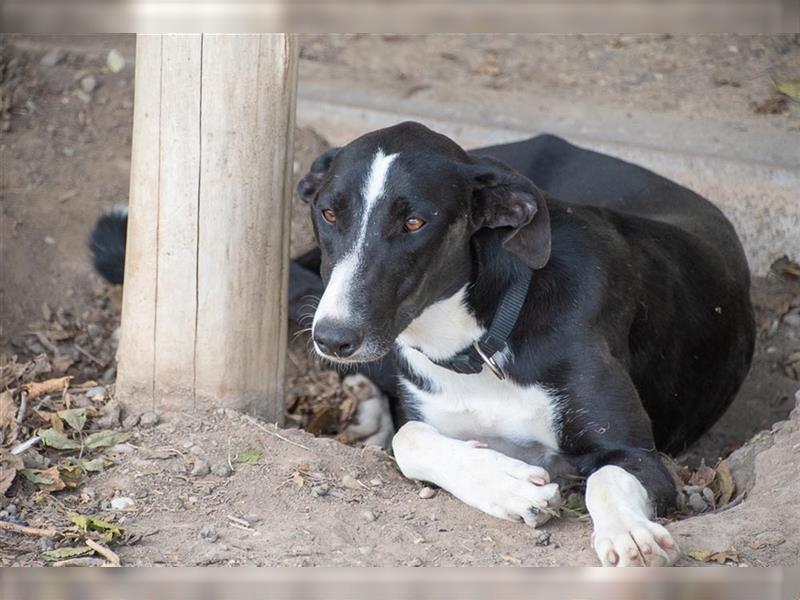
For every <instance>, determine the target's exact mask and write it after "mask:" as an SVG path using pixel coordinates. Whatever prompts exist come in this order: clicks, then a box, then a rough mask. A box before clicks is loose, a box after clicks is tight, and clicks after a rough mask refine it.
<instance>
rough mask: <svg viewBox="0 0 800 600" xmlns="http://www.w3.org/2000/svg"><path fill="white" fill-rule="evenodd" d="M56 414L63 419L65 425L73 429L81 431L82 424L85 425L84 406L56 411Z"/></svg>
mask: <svg viewBox="0 0 800 600" xmlns="http://www.w3.org/2000/svg"><path fill="white" fill-rule="evenodd" d="M58 416H59V417H61V419H62V420H64V421H65V422H66V423H67V425H69V426H70V427H72V428H73V429H74V430H75V431H83V426H84V425H86V409H85V408H70V409H69V410H60V411H58Z"/></svg>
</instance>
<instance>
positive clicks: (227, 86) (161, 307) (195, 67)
mask: <svg viewBox="0 0 800 600" xmlns="http://www.w3.org/2000/svg"><path fill="white" fill-rule="evenodd" d="M296 86H297V46H296V40H295V39H294V37H293V36H291V35H277V34H273V35H208V34H203V35H140V36H139V37H138V38H137V48H136V83H135V103H134V124H133V151H132V165H131V188H130V208H129V219H128V242H127V252H126V262H125V285H124V291H123V306H122V337H121V340H120V348H119V356H118V358H119V366H118V378H117V395H118V397H119V398H120V399H121V400H122V401H123V402H125V403H127V404H129V405H136V406H137V407H139V408H140V409H145V408H146V409H147V410H158V411H164V410H171V409H181V410H187V409H191V408H192V407H193V406H195V405H196V403H197V402H198V401H199V400H212V401H213V402H214V403H215V404H216V405H218V406H226V407H232V408H237V409H240V410H245V411H247V412H250V413H252V414H257V415H259V416H261V417H264V418H265V419H268V420H269V421H272V422H279V423H280V422H282V420H283V383H284V382H283V380H284V360H285V355H286V329H287V317H286V314H287V306H286V291H287V282H288V248H289V214H290V210H289V208H290V199H291V176H292V162H293V151H292V142H293V133H294V107H295V100H296Z"/></svg>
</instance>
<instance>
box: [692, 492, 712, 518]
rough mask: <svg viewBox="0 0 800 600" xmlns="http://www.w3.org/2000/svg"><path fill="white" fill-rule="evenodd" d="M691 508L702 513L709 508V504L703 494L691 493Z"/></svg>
mask: <svg viewBox="0 0 800 600" xmlns="http://www.w3.org/2000/svg"><path fill="white" fill-rule="evenodd" d="M689 508H691V509H692V510H693V511H694V512H698V513H701V512H705V511H706V510H708V505H707V504H706V501H705V500H703V496H701V495H700V494H698V493H697V492H694V493H692V494H689Z"/></svg>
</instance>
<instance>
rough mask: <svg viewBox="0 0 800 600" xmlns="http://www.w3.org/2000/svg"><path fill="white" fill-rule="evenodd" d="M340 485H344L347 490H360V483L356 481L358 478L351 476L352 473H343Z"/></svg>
mask: <svg viewBox="0 0 800 600" xmlns="http://www.w3.org/2000/svg"><path fill="white" fill-rule="evenodd" d="M342 486H343V487H346V488H347V489H348V490H361V489H363V488H362V487H361V484H360V483H358V480H357V479H356V478H355V477H353V476H352V475H345V476H344V477H342Z"/></svg>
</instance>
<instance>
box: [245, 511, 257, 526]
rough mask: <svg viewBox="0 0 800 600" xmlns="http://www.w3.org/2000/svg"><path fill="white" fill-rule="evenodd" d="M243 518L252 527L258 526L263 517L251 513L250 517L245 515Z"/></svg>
mask: <svg viewBox="0 0 800 600" xmlns="http://www.w3.org/2000/svg"><path fill="white" fill-rule="evenodd" d="M242 518H243V519H244V520H245V521H247V522H248V523H249V524H250V525H251V526H252V525H257V524H258V523H260V522H261V517H260V516H258V515H256V514H253V513H250V514H248V515H243V516H242Z"/></svg>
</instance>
